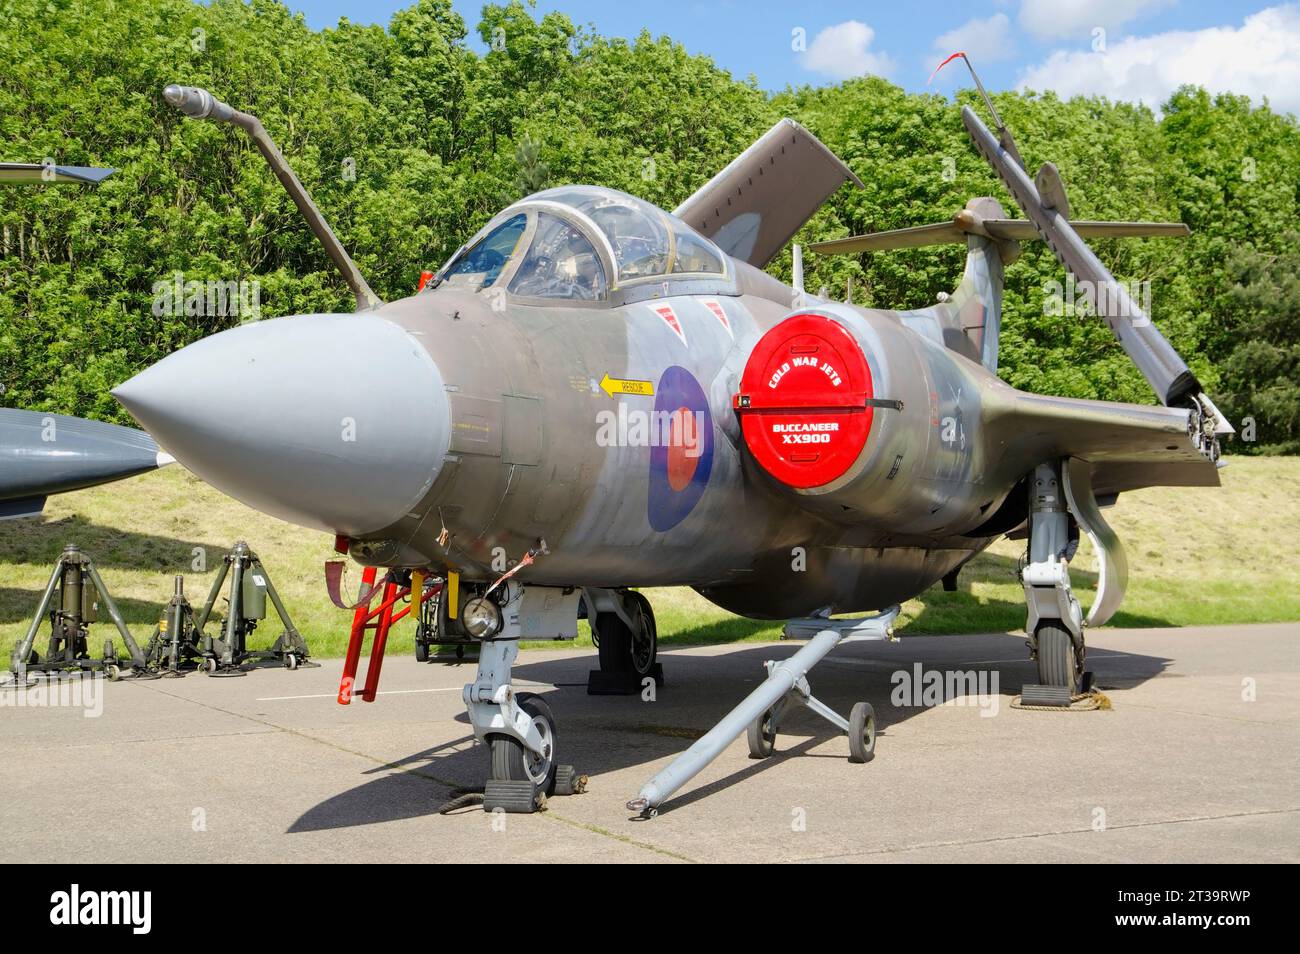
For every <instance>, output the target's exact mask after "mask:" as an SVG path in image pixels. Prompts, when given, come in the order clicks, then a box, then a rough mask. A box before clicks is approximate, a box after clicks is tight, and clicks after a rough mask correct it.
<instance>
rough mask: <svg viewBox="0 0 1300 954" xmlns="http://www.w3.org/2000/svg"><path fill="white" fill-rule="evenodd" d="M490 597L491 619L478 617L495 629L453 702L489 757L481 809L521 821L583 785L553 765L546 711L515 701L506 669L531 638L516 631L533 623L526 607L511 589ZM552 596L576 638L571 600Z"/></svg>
mask: <svg viewBox="0 0 1300 954" xmlns="http://www.w3.org/2000/svg"><path fill="white" fill-rule="evenodd" d="M534 590H535V592H534V596H535V597H537V598H538V600H540V601H544V600H546V599H547V597H546V595H545V594H546V592H547V590H546V588H544V587H543V588H534ZM570 593H572V591H570ZM538 594H543V595H541V596H538ZM497 595H498V596H499V604H498V605H499V615H496V614H486V615H485V618H488V619H491V618H495V619H497V620H498V623H497V624H496V625H495V631H489V632H486V633H484V634H483V635H482V636H481V637H480V639H481V641H480V644H479V657H478V673H477V675H476V676H475V679H474V681H473V682H471V683H469V684H468V685H466V686H465V688H464V689H463V690H462V692H461V697H462V698H463V699H464V700H465V707H466V708H467V709H468V710H469V720H470V724H471V725H472V726H473V727H474V736H475V738H477V739H478V740H479V741H481V742H484V743H486V745H487V747H488V751H489V753H490V755H491V758H490V766H491V773H490V776H489V778H488V781H487V785H486V786H485V787H484V789H483V808H484V809H485V810H486V811H504V812H510V813H519V814H523V813H528V812H535V811H538V810H539V809H541V808H543V807H545V805H546V800H547V798H549V797H551V796H552V795H573V794H577V793H578V792H580V791H582V790H583V788H584V787H585V784H586V780H585V778H584V777H580V776H579V775H578V774H577V772H576V771H575V770H574V768H573V766H571V765H564V764H561V763H560V762H559V760H558V758H557V751H558V744H557V743H558V739H557V733H556V730H555V716H554V715H553V714H552V713H551V707H550V706H549V705H547V703H546V701H545V700H544V699H542V698H541V697H540V696H536V695H533V694H531V693H516V692H515V690H514V687H513V686H512V685H511V667H513V665H514V663H515V659H516V658H517V657H518V655H519V640H520V638H521V636H524V635H527V636H528V637H530V638H536V636H537V634H536V633H532V632H530V633H528V634H524V633H523V632H522V631H521V626H520V619H521V618H524V619H528V618H530V616H531V615H533V614H530V612H529V611H528V610H526V609H525V608H524V603H525V600H526V599H528V597H527V595H526V591H525V587H523V586H521V585H519V584H512V585H511V586H509V587H502V588H501V589H500V590H499V591H498V592H497ZM553 595H554V597H555V599H557V600H562V601H564V602H563V605H565V606H567V607H568V610H569V620H570V627H573V628H572V629H571V631H573V632H576V624H574V623H573V622H572V620H573V618H574V616H575V615H576V603H577V594H576V593H572V595H568V594H564V593H560V592H559V591H554V594H553ZM488 598H489V597H488V596H484V597H480V598H479V599H483V600H486V599H488ZM539 605H540V604H539ZM568 638H572V637H571V636H569V637H568Z"/></svg>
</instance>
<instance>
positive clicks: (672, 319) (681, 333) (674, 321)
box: [650, 305, 686, 344]
mask: <svg viewBox="0 0 1300 954" xmlns="http://www.w3.org/2000/svg"><path fill="white" fill-rule="evenodd" d="M650 307H651V308H653V309H654V313H655V314H656V315H658V316H659V317H660V318H662V319H663V320H664V322H665V323H666V324H667V325H668V327H669V328H671V329H672V330H673V334H675V335H677V337H678V338H680V339H681V340H682V344H686V332H685V330H684V329H683V328H682V323H681V321H680V320H679V319H678V318H677V312H675V311H673V306H672V305H651V306H650Z"/></svg>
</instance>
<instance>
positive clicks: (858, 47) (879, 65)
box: [799, 20, 894, 81]
mask: <svg viewBox="0 0 1300 954" xmlns="http://www.w3.org/2000/svg"><path fill="white" fill-rule="evenodd" d="M875 37H876V31H875V30H873V29H871V27H869V26H867V25H866V24H865V23H862V22H860V21H858V20H846V21H845V22H843V23H837V24H835V26H829V27H827V28H826V29H824V30H822V31H821V32H820V33H818V34H817V36H815V37H814V38H813V41H812V43H810V44H809V45H808V49H807V50H805V51H804V52H802V53H800V54H799V65H800V66H802V67H803V68H804V69H806V70H812V71H813V72H814V73H821V74H822V75H823V76H826V77H829V78H830V79H832V80H836V81H838V80H846V79H849V78H851V77H854V76H863V75H866V74H868V73H871V74H874V75H876V76H887V75H888V74H889V73H891V72H893V70H894V60H893V58H892V57H891V56H889V55H888V54H887V53H873V52H872V51H871V50H870V49H869V47H870V46H871V41H872V40H874V39H875Z"/></svg>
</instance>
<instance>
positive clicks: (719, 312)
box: [704, 298, 736, 339]
mask: <svg viewBox="0 0 1300 954" xmlns="http://www.w3.org/2000/svg"><path fill="white" fill-rule="evenodd" d="M704 307H705V308H707V309H709V311H711V312H713V316H714V317H715V318H717V319H718V321H720V322H722V327H724V328H726V329H727V334H729V335H730V336H731V337H732V338H733V339H734V338H735V337H736V333H735V332H734V331H732V330H731V319H730V318H728V317H727V312H726V311H725V310H724V309H723V307H722V302H720V301H718V300H716V299H713V298H706V299H704Z"/></svg>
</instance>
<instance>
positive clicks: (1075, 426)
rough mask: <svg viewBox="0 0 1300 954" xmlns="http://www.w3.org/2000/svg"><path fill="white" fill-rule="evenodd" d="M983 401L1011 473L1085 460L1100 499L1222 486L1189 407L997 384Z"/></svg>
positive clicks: (992, 436)
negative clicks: (1054, 461) (1196, 435)
mask: <svg viewBox="0 0 1300 954" xmlns="http://www.w3.org/2000/svg"><path fill="white" fill-rule="evenodd" d="M983 398H984V402H985V405H984V424H985V427H986V428H987V429H988V435H987V436H988V438H989V440H988V443H987V444H986V447H987V449H988V451H989V453H990V454H991V456H993V457H994V458H995V459H997V458H999V457H1000V458H1001V462H1010V466H1012V467H1013V468H1014V467H1021V468H1022V470H1023V466H1022V464H1021V463H1020V462H1023V461H1038V460H1048V459H1051V458H1065V457H1071V458H1077V459H1080V460H1084V461H1087V462H1088V463H1089V464H1091V466H1092V481H1093V490H1094V491H1095V493H1096V494H1097V495H1098V496H1104V495H1109V494H1114V493H1119V492H1120V491H1125V490H1135V489H1137V488H1139V487H1217V486H1219V468H1218V465H1217V463H1216V462H1214V461H1212V460H1210V459H1208V458H1207V457H1205V456H1204V455H1203V454H1202V453H1201V451H1200V449H1199V445H1198V443H1197V442H1196V440H1194V439H1193V437H1192V436H1191V433H1190V429H1189V418H1190V416H1191V415H1192V414H1193V413H1194V412H1193V411H1192V410H1190V409H1187V408H1171V407H1159V406H1155V405H1143V404H1120V403H1112V402H1109V401H1086V400H1080V399H1077V398H1063V397H1050V396H1046V395H1041V394H1030V393H1028V392H1025V391H1018V390H1016V389H1015V388H1012V387H1010V386H1000V385H995V386H993V387H991V388H990V389H989V391H988V392H987V393H986V394H985V395H983ZM1004 466H1005V464H1004Z"/></svg>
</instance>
